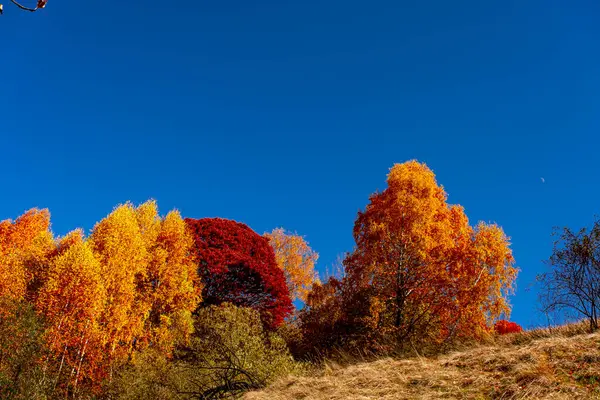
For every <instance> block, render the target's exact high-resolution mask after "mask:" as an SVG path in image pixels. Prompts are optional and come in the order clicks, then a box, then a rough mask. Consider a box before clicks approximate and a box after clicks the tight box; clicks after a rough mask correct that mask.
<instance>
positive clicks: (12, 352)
mask: <svg viewBox="0 0 600 400" xmlns="http://www.w3.org/2000/svg"><path fill="white" fill-rule="evenodd" d="M42 334H43V324H42V322H41V321H40V320H39V318H38V317H37V315H36V313H35V311H34V310H33V307H32V306H31V305H30V304H29V303H26V302H21V301H15V300H12V299H8V298H6V297H0V399H14V400H20V399H23V400H25V399H35V398H44V397H45V396H44V393H45V392H47V391H48V390H47V389H49V385H48V381H47V380H46V379H44V377H43V374H42V366H41V359H42V355H43V353H42V352H43V339H42Z"/></svg>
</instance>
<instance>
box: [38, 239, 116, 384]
mask: <svg viewBox="0 0 600 400" xmlns="http://www.w3.org/2000/svg"><path fill="white" fill-rule="evenodd" d="M58 249H59V251H58V252H57V255H56V257H55V258H54V259H52V261H51V262H50V264H49V268H48V277H47V279H46V280H45V282H44V285H43V286H42V287H41V289H40V292H39V295H38V298H37V309H38V312H41V313H42V314H43V315H44V317H45V320H46V323H47V330H46V333H45V337H46V342H47V346H48V349H49V350H50V354H51V355H52V359H53V360H52V362H53V364H54V365H55V366H58V367H57V368H58V370H57V371H56V378H55V379H56V381H57V382H60V383H62V384H63V385H64V386H68V387H70V388H71V390H73V391H76V389H77V385H78V383H79V382H81V381H82V380H85V381H88V382H91V383H93V382H99V381H100V380H101V379H102V378H103V377H104V371H103V369H102V368H101V360H102V358H103V346H104V335H103V333H104V332H103V330H102V327H101V325H100V323H101V321H100V318H101V316H102V312H103V310H104V306H105V302H106V291H105V288H104V284H103V278H102V270H101V266H100V263H99V262H98V261H97V260H96V258H95V257H94V254H93V252H92V249H91V248H90V246H89V244H88V243H87V242H85V241H84V240H83V234H82V232H81V231H74V232H72V233H71V234H69V235H67V236H66V237H65V238H64V239H63V240H61V242H60V243H59V244H58Z"/></svg>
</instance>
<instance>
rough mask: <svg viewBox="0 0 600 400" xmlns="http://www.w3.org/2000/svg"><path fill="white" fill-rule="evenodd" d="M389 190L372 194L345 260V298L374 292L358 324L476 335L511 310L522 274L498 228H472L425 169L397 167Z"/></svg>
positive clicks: (404, 334)
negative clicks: (510, 296)
mask: <svg viewBox="0 0 600 400" xmlns="http://www.w3.org/2000/svg"><path fill="white" fill-rule="evenodd" d="M387 183H388V187H387V188H386V189H385V190H384V191H383V192H381V193H375V194H373V195H372V196H371V197H370V203H369V204H368V205H367V207H366V209H365V211H363V212H359V214H358V218H357V220H356V222H355V225H354V238H355V241H356V248H355V250H354V251H353V252H352V253H351V254H349V255H348V257H347V258H346V259H345V261H344V265H345V268H346V274H347V277H346V279H345V285H346V286H347V288H348V289H346V293H348V294H349V295H351V294H352V293H357V292H363V293H367V292H369V291H370V292H371V294H370V295H369V297H371V298H370V299H369V301H368V303H369V307H370V308H369V310H368V312H366V313H363V314H362V315H356V316H355V318H354V323H355V324H358V325H363V326H366V327H368V328H370V329H371V330H375V331H378V332H383V333H386V332H387V333H389V334H391V335H393V336H394V337H396V338H397V340H399V341H403V340H405V339H408V338H411V337H415V335H418V336H419V337H420V338H426V339H430V340H432V341H440V340H444V339H446V338H448V337H453V336H456V335H469V336H477V335H479V334H482V333H483V332H485V331H489V330H490V329H491V327H492V324H493V321H494V320H495V319H497V318H498V317H499V316H500V315H502V314H508V313H509V311H510V308H509V305H508V302H507V300H506V296H507V294H508V293H509V292H510V291H511V288H512V285H513V282H514V280H515V277H516V273H517V270H516V268H514V266H513V258H512V253H511V251H510V248H509V243H508V239H507V238H506V236H505V235H504V233H503V232H502V230H501V229H500V228H499V227H497V226H495V225H485V224H480V225H479V226H478V227H477V228H472V227H471V226H470V225H469V223H468V219H467V217H466V215H465V214H464V211H463V209H462V208H461V207H460V206H450V205H448V204H447V202H446V199H447V196H446V193H445V191H444V190H443V188H442V187H441V186H439V185H438V184H437V182H436V180H435V175H434V174H433V172H432V171H431V170H430V169H429V168H428V167H427V166H426V165H424V164H420V163H418V162H416V161H409V162H406V163H404V164H396V165H394V166H393V167H392V169H391V170H390V173H389V175H388V180H387Z"/></svg>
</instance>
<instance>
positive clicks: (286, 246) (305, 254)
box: [264, 228, 319, 301]
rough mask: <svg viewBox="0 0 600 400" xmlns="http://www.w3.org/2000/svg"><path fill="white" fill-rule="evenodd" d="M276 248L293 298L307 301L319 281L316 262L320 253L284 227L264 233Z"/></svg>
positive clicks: (274, 248) (277, 259)
mask: <svg viewBox="0 0 600 400" xmlns="http://www.w3.org/2000/svg"><path fill="white" fill-rule="evenodd" d="M264 236H265V237H266V238H267V239H269V243H270V244H271V247H273V250H275V259H276V261H277V265H278V266H279V268H281V269H282V270H283V272H284V273H285V278H286V282H287V286H288V289H289V291H290V297H291V298H292V300H302V301H306V296H307V295H308V293H309V292H310V290H311V288H312V285H313V284H314V283H317V282H318V281H319V279H318V275H317V272H316V271H315V263H316V262H317V259H318V258H319V255H318V254H317V253H316V252H314V251H313V250H312V249H311V248H310V246H309V245H308V243H307V242H306V240H304V238H303V237H302V236H300V235H294V234H291V233H287V232H286V231H285V230H284V229H283V228H277V229H274V230H273V231H272V232H270V233H265V235H264Z"/></svg>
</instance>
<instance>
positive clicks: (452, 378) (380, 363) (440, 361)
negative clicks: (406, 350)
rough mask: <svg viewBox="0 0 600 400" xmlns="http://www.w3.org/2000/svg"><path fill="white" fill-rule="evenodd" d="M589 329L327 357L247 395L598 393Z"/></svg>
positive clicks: (599, 346) (599, 347) (594, 338)
mask: <svg viewBox="0 0 600 400" xmlns="http://www.w3.org/2000/svg"><path fill="white" fill-rule="evenodd" d="M586 328H587V326H586V325H585V324H583V323H580V324H572V325H565V326H562V327H557V328H551V329H535V330H530V331H526V332H523V333H519V334H511V335H505V336H500V337H495V338H492V339H490V340H489V341H487V342H486V343H484V344H479V345H476V346H474V347H471V348H467V349H463V350H460V351H454V352H450V353H447V354H442V355H439V356H436V357H428V358H425V357H420V356H418V355H415V356H413V357H410V358H404V359H393V358H384V359H379V360H377V361H372V362H356V363H354V364H353V365H348V366H345V367H342V366H340V365H337V364H335V363H333V362H327V363H325V364H324V366H323V367H322V368H319V369H318V371H314V372H312V373H305V374H304V375H302V376H290V377H288V378H286V379H284V380H280V381H278V382H276V383H275V384H274V385H272V386H270V387H268V388H267V389H265V390H262V391H259V392H251V393H248V394H246V395H245V397H244V399H246V400H259V399H264V400H267V399H268V400H287V399H290V400H291V399H503V400H504V399H600V333H594V334H589V333H586V332H587V331H586Z"/></svg>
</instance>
